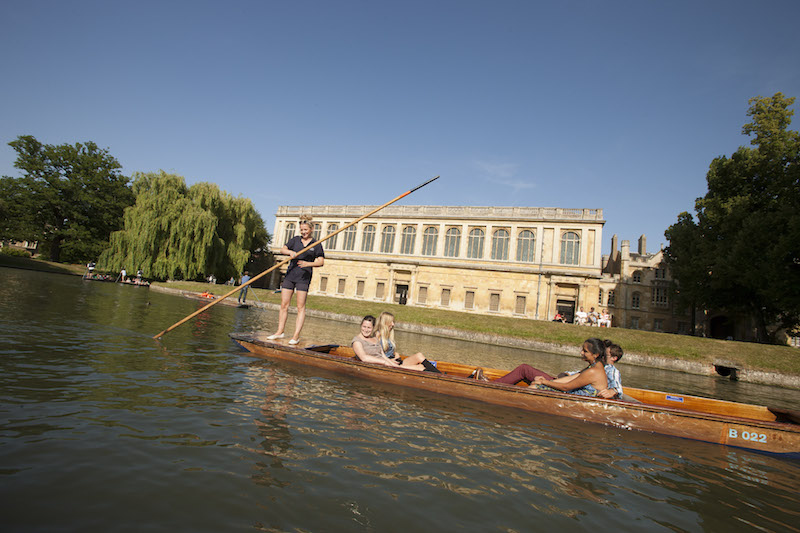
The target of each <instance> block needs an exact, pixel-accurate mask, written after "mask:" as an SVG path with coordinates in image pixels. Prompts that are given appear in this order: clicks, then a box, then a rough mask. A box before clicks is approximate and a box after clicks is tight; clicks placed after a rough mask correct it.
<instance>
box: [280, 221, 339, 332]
mask: <svg viewBox="0 0 800 533" xmlns="http://www.w3.org/2000/svg"><path fill="white" fill-rule="evenodd" d="M312 231H313V230H312V227H311V217H309V216H303V217H301V218H300V235H295V236H294V237H292V238H291V239H289V242H287V243H286V244H284V245H283V248H281V252H280V253H281V254H283V255H288V256H289V257H290V258H291V259H292V260H291V261H290V262H289V268H288V269H287V270H286V277H285V278H284V279H283V283H281V309H280V311H279V313H278V331H276V332H275V333H274V334H272V335H270V336H269V337H267V338H268V339H269V340H275V339H282V338H284V337H285V334H284V329H285V328H286V320H287V318H288V317H289V304H290V303H291V301H292V294H294V293H295V292H297V302H296V303H297V320H296V321H295V325H294V335H292V338H291V339H290V340H289V344H297V343H299V342H300V331H301V330H302V329H303V322H305V320H306V298H307V297H308V287H309V286H310V285H311V275H312V273H313V272H314V270H313V269H314V267H321V266H322V265H324V264H325V252H324V251H323V249H322V245H321V244H318V245H316V246H314V247H313V248H310V249H308V250H306V251H305V252H303V253H302V254H298V253H297V252H299V251H300V250H302V249H303V248H305V247H306V246H308V245H309V244H311V242H312V240H313V239H312V238H311V232H312Z"/></svg>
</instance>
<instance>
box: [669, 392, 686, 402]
mask: <svg viewBox="0 0 800 533" xmlns="http://www.w3.org/2000/svg"><path fill="white" fill-rule="evenodd" d="M667 400H671V401H673V402H681V403H683V396H671V395H669V394H667Z"/></svg>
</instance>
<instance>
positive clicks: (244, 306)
mask: <svg viewBox="0 0 800 533" xmlns="http://www.w3.org/2000/svg"><path fill="white" fill-rule="evenodd" d="M183 295H184V296H185V297H186V298H189V299H190V300H198V301H200V302H205V303H211V302H213V301H214V300H218V299H219V297H218V296H215V297H213V298H207V297H205V296H200V295H199V294H195V293H193V292H185V293H183ZM219 303H220V304H222V305H227V306H229V307H239V308H241V309H250V304H240V303H239V302H237V301H236V300H229V299H227V298H226V299H225V300H222V301H221V302H219Z"/></svg>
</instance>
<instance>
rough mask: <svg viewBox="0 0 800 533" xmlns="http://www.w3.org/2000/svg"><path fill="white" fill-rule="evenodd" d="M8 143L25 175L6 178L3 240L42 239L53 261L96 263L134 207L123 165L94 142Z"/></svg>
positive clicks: (0, 207) (0, 208)
mask: <svg viewBox="0 0 800 533" xmlns="http://www.w3.org/2000/svg"><path fill="white" fill-rule="evenodd" d="M8 144H9V145H10V146H11V147H12V148H14V150H15V151H16V152H17V160H16V162H15V163H14V166H15V167H16V168H18V169H20V170H21V171H22V173H23V175H22V176H21V177H19V178H12V177H7V176H6V177H3V178H2V179H0V197H2V198H3V202H2V204H0V212H2V214H3V215H4V216H3V218H2V219H1V220H4V221H5V224H4V225H3V226H2V227H0V232H2V235H0V236H2V237H4V238H12V239H19V240H37V241H39V242H40V245H41V246H42V247H43V249H45V250H46V251H47V254H48V255H49V257H50V259H51V260H53V261H66V262H84V261H88V260H91V259H96V258H97V257H98V255H99V254H100V252H101V251H102V250H103V249H104V248H105V246H106V245H107V243H108V238H109V235H110V234H111V232H112V231H114V230H117V229H119V228H120V227H121V226H122V214H123V211H124V209H125V208H126V207H128V206H130V205H131V204H132V203H133V193H132V192H131V190H130V187H129V186H128V181H129V179H128V178H127V177H125V176H123V175H122V174H121V173H120V170H119V169H120V168H121V166H120V164H119V162H118V161H117V160H116V159H115V158H114V157H112V156H111V155H110V154H109V153H108V150H101V149H99V148H98V147H97V145H96V144H95V143H93V142H87V143H76V144H74V145H70V144H62V145H57V146H56V145H49V144H42V143H40V142H39V141H37V140H36V138H34V137H33V136H30V135H25V136H20V137H18V138H17V139H16V140H14V141H12V142H10V143H8Z"/></svg>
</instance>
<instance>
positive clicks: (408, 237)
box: [400, 226, 417, 254]
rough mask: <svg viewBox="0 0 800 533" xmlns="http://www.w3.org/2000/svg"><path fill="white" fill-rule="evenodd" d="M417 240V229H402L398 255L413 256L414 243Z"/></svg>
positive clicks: (410, 227)
mask: <svg viewBox="0 0 800 533" xmlns="http://www.w3.org/2000/svg"><path fill="white" fill-rule="evenodd" d="M416 238H417V229H416V228H415V227H414V226H406V227H405V228H403V236H402V237H401V238H400V253H401V254H413V253H414V241H415V240H416Z"/></svg>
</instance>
